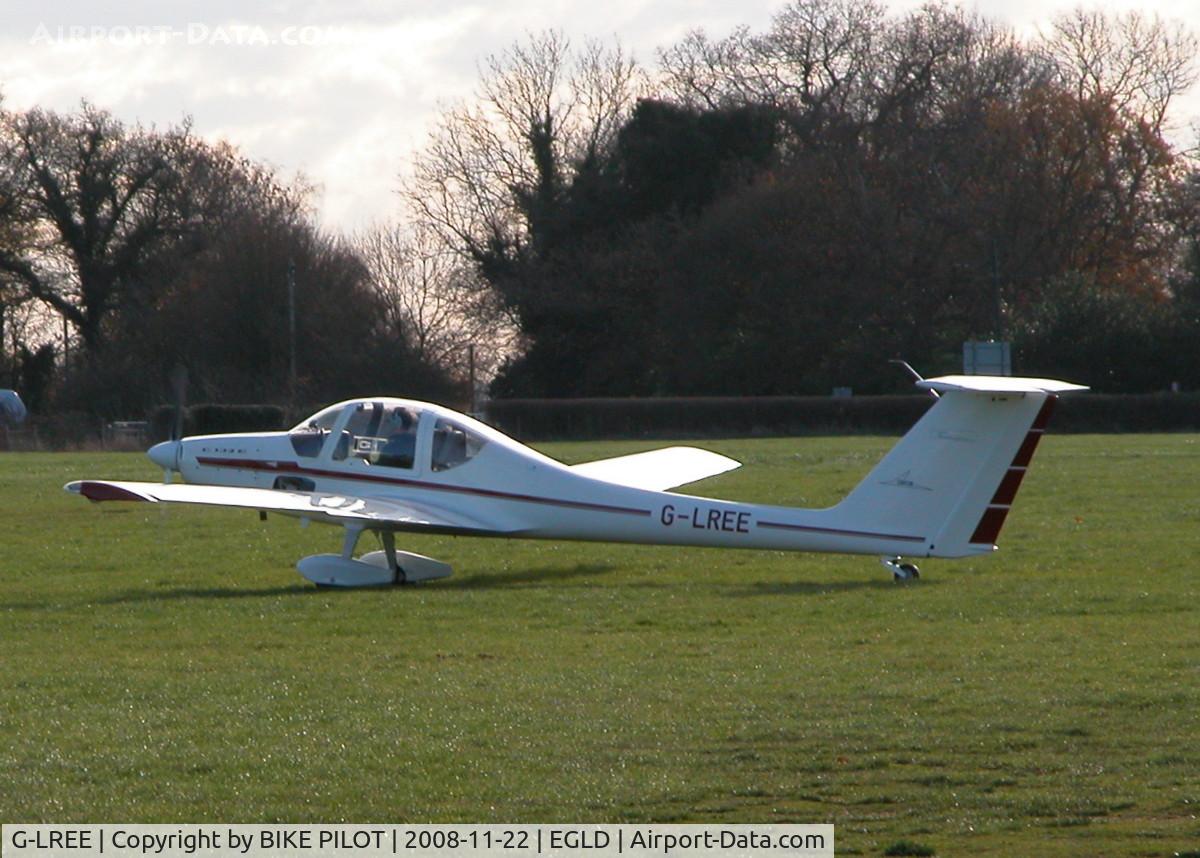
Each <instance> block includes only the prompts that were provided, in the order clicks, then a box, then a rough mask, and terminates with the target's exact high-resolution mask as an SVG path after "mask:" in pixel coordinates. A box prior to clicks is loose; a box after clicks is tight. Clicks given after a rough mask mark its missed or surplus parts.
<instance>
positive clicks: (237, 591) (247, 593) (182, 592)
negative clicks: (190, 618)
mask: <svg viewBox="0 0 1200 858" xmlns="http://www.w3.org/2000/svg"><path fill="white" fill-rule="evenodd" d="M308 592H327V591H323V590H321V591H319V590H317V589H316V588H315V587H311V586H308V585H306V584H301V583H296V584H287V585H285V586H281V587H247V588H241V587H183V588H179V589H171V590H167V589H163V590H127V591H125V592H124V593H115V594H113V595H112V596H108V597H106V598H103V599H92V600H89V601H90V604H93V605H125V604H134V603H137V602H170V601H175V600H178V599H263V598H268V597H271V596H287V595H290V594H304V593H308Z"/></svg>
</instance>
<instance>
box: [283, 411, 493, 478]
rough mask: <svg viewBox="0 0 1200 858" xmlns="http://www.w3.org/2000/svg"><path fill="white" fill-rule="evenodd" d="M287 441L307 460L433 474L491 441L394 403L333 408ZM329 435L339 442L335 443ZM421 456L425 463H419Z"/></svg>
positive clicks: (468, 457)
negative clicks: (356, 462)
mask: <svg viewBox="0 0 1200 858" xmlns="http://www.w3.org/2000/svg"><path fill="white" fill-rule="evenodd" d="M425 427H428V428H425ZM288 436H289V438H290V439H291V442H292V448H293V449H294V450H295V451H296V455H297V456H301V457H304V458H317V457H319V456H328V457H329V458H330V459H332V460H333V461H335V462H336V461H346V460H347V459H351V460H353V459H358V460H361V461H363V462H365V463H366V464H368V465H371V466H375V467H380V468H400V469H405V470H411V469H413V468H414V467H417V466H418V465H419V464H424V465H427V466H428V468H429V469H430V470H431V471H435V472H437V471H447V470H450V469H451V468H456V467H458V466H459V465H462V464H464V463H465V462H469V461H470V460H471V459H473V458H474V457H475V456H476V455H477V454H478V453H479V451H480V450H482V449H483V448H484V446H485V445H486V444H487V438H485V437H483V436H482V435H480V434H479V433H478V432H475V431H473V430H472V429H470V428H469V427H467V426H464V425H460V424H459V423H458V422H457V421H455V420H453V419H451V418H449V417H445V416H443V415H441V414H438V413H436V411H432V410H429V409H426V408H422V407H421V406H420V405H419V404H417V403H412V402H407V401H405V400H396V399H363V400H356V401H353V402H342V403H339V404H337V405H331V406H329V407H328V408H325V409H323V410H321V411H318V412H317V413H316V414H314V415H312V416H311V417H309V418H308V419H307V420H304V421H302V422H301V423H299V424H298V425H296V426H295V427H293V428H292V430H291V431H290V432H289V433H288ZM331 436H336V438H337V440H336V441H335V442H332V443H331V442H330V437H331ZM426 437H427V440H425V441H424V443H422V441H423V440H424V439H426ZM327 445H328V446H327ZM418 457H425V458H424V461H423V462H418Z"/></svg>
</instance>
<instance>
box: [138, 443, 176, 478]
mask: <svg viewBox="0 0 1200 858" xmlns="http://www.w3.org/2000/svg"><path fill="white" fill-rule="evenodd" d="M182 450H183V444H182V443H180V442H179V441H162V442H160V443H158V444H155V445H154V446H153V447H151V448H150V449H149V450H147V451H146V455H147V456H149V457H150V461H151V462H153V463H154V464H156V465H158V466H159V467H160V468H162V469H163V470H164V471H178V470H179V454H180V452H181V451H182Z"/></svg>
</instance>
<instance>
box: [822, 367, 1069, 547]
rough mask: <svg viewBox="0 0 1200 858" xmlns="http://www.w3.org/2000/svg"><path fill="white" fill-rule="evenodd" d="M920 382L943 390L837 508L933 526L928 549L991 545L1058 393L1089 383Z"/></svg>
mask: <svg viewBox="0 0 1200 858" xmlns="http://www.w3.org/2000/svg"><path fill="white" fill-rule="evenodd" d="M917 386H918V387H922V388H925V389H927V390H932V391H934V392H936V393H940V394H941V398H940V399H939V400H938V401H937V403H936V404H934V406H933V407H932V408H930V409H929V411H927V412H926V413H925V415H924V416H923V417H922V418H921V419H920V420H919V421H918V422H917V424H916V425H915V426H913V428H912V429H910V430H909V432H908V434H906V435H905V436H904V437H903V438H901V439H900V442H899V443H898V444H896V446H895V447H893V448H892V450H891V451H890V452H889V453H888V454H887V455H886V456H884V458H883V461H881V462H880V463H879V464H878V465H877V466H876V467H875V468H874V469H873V470H872V471H871V472H870V473H869V474H868V475H867V476H866V478H865V479H863V481H862V482H861V483H859V485H858V486H857V487H856V488H855V489H854V490H853V491H852V492H850V494H849V495H848V496H847V497H846V499H845V500H843V501H842V502H841V503H840V504H838V505H837V506H836V507H835V508H834V510H835V511H836V513H838V514H839V515H844V516H846V517H847V519H852V520H854V521H855V522H856V524H858V525H862V526H865V527H868V528H869V529H872V530H876V529H877V530H879V531H880V532H884V533H888V532H893V533H896V532H898V533H923V534H928V543H927V546H926V549H927V553H928V554H929V555H931V556H935V557H962V556H965V555H969V554H980V553H983V552H987V551H991V550H993V549H994V548H995V542H996V537H997V536H998V535H999V533H1000V528H1001V527H1002V526H1003V524H1004V519H1005V517H1006V516H1007V515H1008V510H1009V508H1010V507H1011V506H1012V502H1013V499H1014V498H1015V497H1016V494H1017V489H1018V488H1019V487H1020V485H1021V480H1022V479H1023V477H1024V476H1025V471H1026V469H1027V468H1028V467H1029V462H1030V460H1031V459H1032V457H1033V453H1034V450H1035V449H1036V448H1037V444H1038V441H1039V440H1040V439H1041V436H1042V433H1043V432H1044V431H1045V428H1046V423H1047V421H1048V420H1049V419H1050V412H1051V411H1052V410H1053V407H1054V403H1055V401H1056V400H1057V398H1058V395H1059V394H1060V393H1065V392H1068V391H1072V390H1085V389H1086V388H1084V387H1081V386H1079V385H1074V384H1068V383H1066V382H1062V381H1054V380H1052V379H1041V378H1007V377H994V376H944V377H941V378H932V379H926V380H922V381H919V382H917Z"/></svg>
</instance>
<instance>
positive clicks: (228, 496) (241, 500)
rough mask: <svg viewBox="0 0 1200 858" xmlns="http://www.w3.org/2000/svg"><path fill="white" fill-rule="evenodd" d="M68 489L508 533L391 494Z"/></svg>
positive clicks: (96, 485)
mask: <svg viewBox="0 0 1200 858" xmlns="http://www.w3.org/2000/svg"><path fill="white" fill-rule="evenodd" d="M63 488H65V489H66V490H67V491H69V492H73V493H75V494H78V495H82V496H83V497H85V498H87V499H88V500H92V501H144V502H149V503H185V504H200V505H202V506H224V507H241V508H243V509H256V510H262V511H264V512H276V513H282V514H284V515H293V516H299V517H301V518H308V519H312V520H313V521H322V522H327V523H333V524H346V523H347V522H348V521H360V522H362V524H363V526H365V527H369V528H372V529H377V530H406V531H418V532H420V531H434V532H440V533H467V534H490V533H507V532H511V531H512V528H509V527H503V526H500V527H498V526H495V524H494V523H487V522H482V521H478V520H476V519H474V518H472V517H469V516H466V515H463V514H462V513H460V512H457V511H454V512H452V511H449V510H444V509H440V508H434V507H432V506H429V505H427V504H418V503H413V502H411V501H404V500H399V499H395V498H369V497H357V496H354V495H339V494H328V493H325V492H295V491H282V490H278V489H257V488H243V487H238V486H206V485H191V484H188V483H140V482H116V481H109V480H80V481H78V482H73V483H67V485H66V486H64V487H63Z"/></svg>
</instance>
